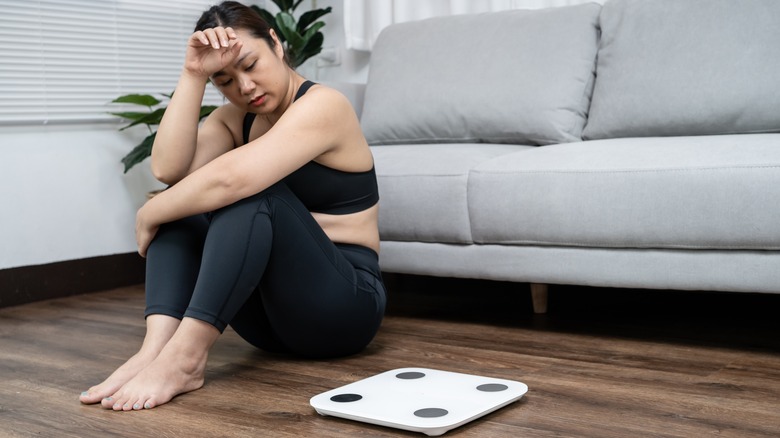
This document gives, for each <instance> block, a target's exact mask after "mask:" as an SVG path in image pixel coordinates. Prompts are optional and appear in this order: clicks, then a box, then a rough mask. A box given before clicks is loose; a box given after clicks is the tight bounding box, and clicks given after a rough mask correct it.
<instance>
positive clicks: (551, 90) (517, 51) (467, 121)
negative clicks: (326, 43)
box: [361, 3, 601, 145]
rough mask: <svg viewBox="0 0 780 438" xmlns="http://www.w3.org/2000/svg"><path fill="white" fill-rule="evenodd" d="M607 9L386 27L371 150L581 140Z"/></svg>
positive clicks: (368, 123)
mask: <svg viewBox="0 0 780 438" xmlns="http://www.w3.org/2000/svg"><path fill="white" fill-rule="evenodd" d="M600 8H601V6H600V5H598V4H595V3H592V4H585V5H577V6H566V7H560V8H548V9H542V10H511V11H502V12H493V13H483V14H465V15H454V16H447V17H436V18H430V19H426V20H421V21H416V22H408V23H400V24H395V25H392V26H389V27H387V28H385V29H384V30H383V31H382V32H381V34H380V35H379V37H378V38H377V41H376V45H375V47H374V49H373V51H372V53H371V61H370V66H369V73H368V83H367V86H366V94H365V101H364V106H363V114H362V117H361V123H362V126H363V130H364V132H365V134H366V138H367V139H368V141H369V143H370V144H372V145H377V144H414V143H481V142H485V143H510V144H531V145H542V144H551V143H559V142H568V141H578V140H580V138H581V133H582V128H583V126H584V124H585V116H586V113H587V109H588V105H589V103H590V94H591V91H592V86H593V75H594V69H595V64H596V62H595V57H596V50H597V46H598V29H597V23H598V14H599V10H600Z"/></svg>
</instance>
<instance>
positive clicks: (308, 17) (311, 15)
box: [296, 6, 333, 33]
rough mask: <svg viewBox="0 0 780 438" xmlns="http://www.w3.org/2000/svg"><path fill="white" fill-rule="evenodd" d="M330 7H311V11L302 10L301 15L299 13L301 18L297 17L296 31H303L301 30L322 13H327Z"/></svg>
mask: <svg viewBox="0 0 780 438" xmlns="http://www.w3.org/2000/svg"><path fill="white" fill-rule="evenodd" d="M332 9H333V8H331V7H330V6H328V7H327V8H325V9H313V10H311V11H306V12H304V13H303V15H301V18H299V19H298V27H297V28H296V29H297V30H298V33H303V31H304V30H306V28H307V27H309V25H310V24H312V23H314V22H315V21H317V19H318V18H320V17H322V16H323V15H326V14H329V13H330V11H331V10H332Z"/></svg>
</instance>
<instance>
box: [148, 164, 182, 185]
mask: <svg viewBox="0 0 780 438" xmlns="http://www.w3.org/2000/svg"><path fill="white" fill-rule="evenodd" d="M151 168H152V176H154V178H155V179H156V180H157V181H160V182H161V183H163V184H167V185H169V186H170V185H174V184H176V183H177V182H179V181H181V179H182V178H184V175H181V174H180V172H173V171H172V170H171V169H167V168H165V167H164V166H160V165H159V164H158V165H155V163H154V161H152V166H151Z"/></svg>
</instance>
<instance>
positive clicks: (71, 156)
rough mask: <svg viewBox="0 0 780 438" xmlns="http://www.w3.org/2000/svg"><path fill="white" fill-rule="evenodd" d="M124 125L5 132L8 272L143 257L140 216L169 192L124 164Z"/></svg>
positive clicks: (2, 258)
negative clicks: (149, 200)
mask: <svg viewBox="0 0 780 438" xmlns="http://www.w3.org/2000/svg"><path fill="white" fill-rule="evenodd" d="M120 126H121V125H119V124H113V123H104V124H93V125H53V126H21V127H0V157H2V158H0V181H2V184H0V200H2V214H1V215H0V242H2V244H0V269H5V268H12V267H17V266H28V265H37V264H44V263H49V262H55V261H63V260H73V259H80V258H86V257H93V256H100V255H109V254H120V253H127V252H133V251H135V235H134V234H135V233H134V227H135V211H136V210H137V209H138V207H140V206H141V205H142V204H143V202H144V200H145V196H146V193H147V192H148V191H150V190H154V189H156V188H159V187H161V185H160V184H159V183H157V182H156V181H155V180H154V178H152V177H151V173H150V172H149V169H148V163H146V164H147V165H145V166H143V165H141V166H136V168H133V169H132V170H130V172H128V173H127V174H126V175H125V174H123V173H122V171H123V167H122V164H121V163H120V160H121V158H122V157H123V156H124V155H125V154H126V153H127V152H128V151H129V150H130V149H132V147H133V146H135V145H136V144H137V143H138V142H140V140H141V139H142V138H143V137H144V136H145V135H146V132H145V131H144V129H145V128H143V127H138V129H137V130H134V131H133V130H132V129H130V130H128V131H127V132H123V133H119V132H118V131H117V128H119V127H120Z"/></svg>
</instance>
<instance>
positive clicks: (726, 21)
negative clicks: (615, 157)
mask: <svg viewBox="0 0 780 438" xmlns="http://www.w3.org/2000/svg"><path fill="white" fill-rule="evenodd" d="M600 25H601V40H600V43H599V52H598V63H597V69H596V72H597V73H596V83H595V87H594V90H593V97H592V102H591V107H590V112H589V116H588V121H587V125H586V127H585V129H584V132H583V136H584V138H585V139H600V138H613V137H646V136H673V135H707V134H729V133H756V132H772V131H774V132H777V131H780V1H778V0H739V1H737V0H609V1H607V2H606V3H604V5H603V7H602V10H601V17H600Z"/></svg>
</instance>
